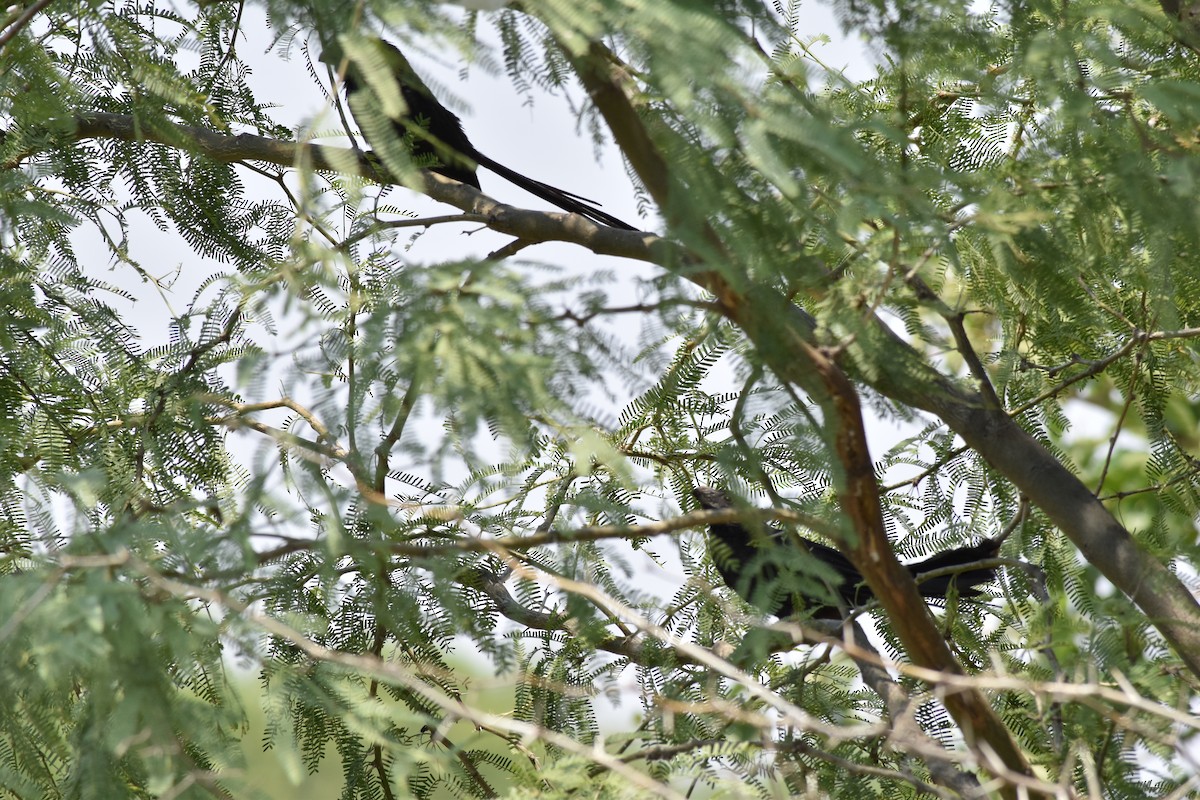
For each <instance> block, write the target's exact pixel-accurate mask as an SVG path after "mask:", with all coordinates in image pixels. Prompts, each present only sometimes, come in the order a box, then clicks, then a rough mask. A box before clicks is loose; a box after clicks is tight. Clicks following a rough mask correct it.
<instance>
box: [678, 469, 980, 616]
mask: <svg viewBox="0 0 1200 800" xmlns="http://www.w3.org/2000/svg"><path fill="white" fill-rule="evenodd" d="M692 494H693V496H694V497H695V498H696V500H697V501H699V503H700V506H701V507H702V508H707V509H717V508H731V507H732V505H733V504H732V503H730V502H729V497H728V496H727V495H726V494H725V493H724V492H722V491H720V490H719V489H713V488H710V487H707V486H699V487H697V488H696V489H694V490H693V491H692ZM763 533H764V535H763V536H762V537H761V538H759V540H757V541H756V539H755V537H754V536H753V535H752V533H751V532H750V531H748V530H747V529H746V528H744V527H743V526H741V525H739V524H737V523H728V524H724V525H710V526H709V528H708V534H709V539H708V541H709V547H710V549H711V554H712V559H713V564H714V565H715V566H716V568H717V571H718V572H720V573H721V578H722V579H723V580H724V581H725V584H726V585H727V586H729V588H731V589H733V590H734V591H735V592H737V593H738V594H739V595H740V596H741V597H742V599H744V600H745V601H746V602H748V603H750V604H751V605H754V606H756V607H757V608H759V609H761V610H763V611H765V612H767V613H768V614H773V615H775V616H777V617H788V616H791V615H792V614H795V613H796V612H797V611H807V612H809V613H810V614H811V616H813V617H814V618H821V619H842V618H843V616H844V615H843V614H842V613H841V611H840V610H839V608H838V605H837V600H836V599H840V601H841V602H842V603H843V604H844V605H845V606H846V608H848V609H849V608H855V607H858V606H863V605H866V604H867V603H868V602H870V601H871V600H872V599H874V597H875V595H874V593H873V592H872V591H871V588H870V587H869V586H867V585H866V583H865V582H864V581H863V576H862V573H860V572H859V571H858V569H857V568H855V566H854V564H852V563H850V560H849V559H848V558H846V557H845V556H843V555H842V554H841V553H839V552H838V551H837V550H834V549H833V548H832V547H826V546H825V545H823V544H820V543H818V542H813V541H810V540H808V539H804V538H802V537H799V536H794V537H793V536H787V535H785V534H784V532H783V531H781V530H779V529H778V528H774V527H771V526H763ZM1000 543H1001V540H999V539H985V540H984V541H983V542H982V543H981V544H978V545H974V546H972V547H958V548H955V549H953V550H946V551H944V552H941V553H938V554H936V555H933V556H930V557H929V558H926V559H924V560H922V561H918V562H916V563H913V564H905V565H904V566H905V567H907V568H908V571H909V572H910V573H912V576H913V578H914V579H916V581H917V588H918V589H919V590H920V592H921V594H922V595H923V596H924V597H929V598H945V597H946V596H947V595H948V594H949V593H950V592H951V587H954V589H956V590H957V593H958V596H959V597H976V596H978V595H980V594H982V592H980V591H979V590H978V589H976V588H975V587H976V586H978V585H979V584H982V583H988V582H989V581H992V580H994V579H995V577H996V570H995V568H993V567H975V568H972V569H964V570H962V571H961V572H958V573H955V574H947V575H940V576H938V577H935V578H930V579H928V580H924V581H923V580H921V576H922V575H925V574H928V573H930V572H933V571H934V570H939V569H948V568H952V567H965V566H966V565H968V564H973V563H975V562H977V561H983V560H985V559H989V558H995V556H996V553H997V552H999V550H1000ZM835 598H836V599H835ZM798 599H799V600H800V601H801V603H802V605H799V607H797V605H798V604H797V602H796V601H797V600H798Z"/></svg>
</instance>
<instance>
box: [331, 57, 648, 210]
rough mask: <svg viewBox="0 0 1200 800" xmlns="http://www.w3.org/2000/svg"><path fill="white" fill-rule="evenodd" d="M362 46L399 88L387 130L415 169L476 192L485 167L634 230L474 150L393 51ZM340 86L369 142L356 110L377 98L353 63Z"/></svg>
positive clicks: (561, 204) (555, 201) (560, 203)
mask: <svg viewBox="0 0 1200 800" xmlns="http://www.w3.org/2000/svg"><path fill="white" fill-rule="evenodd" d="M366 43H367V46H368V48H369V52H370V56H371V60H373V61H376V62H377V63H378V64H382V65H384V66H386V68H387V71H388V72H389V73H390V74H391V75H392V77H393V78H394V79H395V80H396V83H397V85H398V87H399V89H400V96H401V97H402V98H403V99H404V105H405V110H404V112H403V113H401V114H398V115H394V116H393V117H392V119H391V126H392V129H393V132H394V134H395V135H397V136H398V137H399V138H400V139H401V140H402V141H404V142H405V143H406V144H407V146H408V148H409V153H410V155H411V156H412V158H413V161H414V163H416V164H417V165H418V166H423V167H425V168H427V169H429V170H432V171H433V172H437V173H438V174H441V175H445V176H446V177H447V178H453V179H454V180H456V181H458V182H459V183H465V184H467V185H468V186H474V187H475V188H476V189H478V188H480V186H479V178H478V177H477V176H476V174H475V168H476V165H478V166H481V167H486V168H487V169H490V170H491V171H492V172H495V173H496V174H497V175H500V176H501V177H503V178H505V179H506V180H508V181H510V182H512V183H514V184H516V185H517V186H520V187H521V188H522V189H524V190H525V191H527V192H529V193H530V194H532V195H534V196H536V197H540V198H541V199H542V200H545V201H546V202H547V203H551V204H552V205H555V206H557V207H558V208H561V209H562V210H563V211H570V212H572V213H575V214H579V215H580V216H583V217H586V218H588V219H590V220H592V221H593V222H598V223H600V224H601V225H609V226H611V227H614V228H621V229H622V230H629V231H632V230H636V228H634V227H633V226H632V225H629V224H628V223H625V222H622V221H621V220H619V219H617V218H616V217H614V216H612V215H611V214H608V213H606V212H604V211H602V210H600V209H599V208H598V207H597V206H596V204H595V203H594V202H592V201H590V200H588V199H587V198H585V197H580V196H579V195H577V194H574V193H572V192H568V191H566V190H564V189H559V188H557V187H554V186H551V185H549V184H546V183H542V182H541V181H538V180H534V179H533V178H530V177H528V176H526V175H522V174H521V173H519V172H517V171H515V170H512V169H509V168H508V167H506V166H504V165H503V164H500V163H498V162H496V161H493V160H492V159H490V158H488V157H487V156H486V155H484V154H483V153H481V152H479V151H478V150H476V149H475V146H474V145H473V144H471V140H470V139H468V138H467V134H466V133H464V132H463V128H462V121H461V120H460V119H459V118H458V117H457V116H455V115H454V113H453V112H451V111H450V110H449V109H448V108H446V107H445V106H444V105H442V104H441V103H440V102H439V101H438V99H437V98H436V97H434V96H433V92H432V91H430V89H429V87H428V86H427V85H426V84H425V82H424V81H423V80H421V77H420V76H419V75H417V73H416V71H415V70H414V69H413V68H412V65H411V64H409V63H408V59H406V58H405V57H404V54H403V53H401V52H400V50H399V49H397V48H396V47H395V46H394V45H392V44H390V43H388V42H385V41H384V40H382V39H380V38H378V37H369V38H368V39H366ZM322 58H324V59H326V60H327V61H329V62H330V63H333V62H334V61H335V60H338V59H339V58H340V55H339V53H338V49H337V48H336V47H335V46H329V47H327V50H326V53H325V54H324V55H323V56H322ZM345 86H346V95H347V97H348V98H350V101H351V109H354V108H355V107H356V106H357V107H358V108H359V109H360V111H359V113H358V114H357V115H356V117H355V118H356V120H357V121H358V123H359V125H361V126H362V127H363V129H364V132H366V133H365V135H366V136H367V140H368V141H370V140H371V134H370V132H367V131H368V129H369V128H370V127H371V126H370V125H369V120H365V119H363V118H361V111H362V110H363V109H368V108H369V109H375V110H377V109H378V108H379V107H380V103H379V102H378V96H377V95H375V94H374V93H373V92H374V90H373V89H371V88H370V85H369V82H368V81H367V80H366V79H365V78H364V76H363V74H362V73H361V71H360V68H359V65H358V64H356V63H354V62H351V63H349V64H348V65H347V70H346V76H345Z"/></svg>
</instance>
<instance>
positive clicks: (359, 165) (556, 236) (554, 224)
mask: <svg viewBox="0 0 1200 800" xmlns="http://www.w3.org/2000/svg"><path fill="white" fill-rule="evenodd" d="M60 125H65V127H67V128H68V129H69V131H70V134H69V135H70V137H71V138H73V139H75V140H84V139H117V140H120V141H127V142H154V143H157V144H164V145H167V146H169V147H178V148H180V149H181V150H185V151H187V152H192V153H197V154H200V155H203V156H205V157H207V158H211V159H213V160H214V161H220V162H223V163H230V164H232V163H237V162H242V161H257V162H264V163H268V164H275V165H278V166H282V167H300V168H308V169H312V170H316V171H318V172H337V173H341V174H345V175H356V176H358V177H362V178H366V179H368V180H371V181H374V182H376V183H382V184H394V185H408V184H405V182H404V181H401V180H400V179H398V178H396V177H395V176H393V175H391V174H389V173H388V172H387V171H386V170H385V169H383V167H382V165H380V164H379V163H378V161H376V160H375V159H374V158H372V157H371V156H370V154H365V153H362V152H361V151H356V150H353V149H351V148H348V147H331V146H328V145H319V144H306V143H298V142H285V141H280V140H278V139H271V138H268V137H265V136H257V135H255V134H252V133H240V134H224V133H218V132H216V131H212V130H208V129H206V128H200V127H196V126H193V125H181V124H176V123H172V122H165V121H161V120H155V121H153V123H151V122H150V121H147V120H142V119H139V118H137V117H134V116H131V115H128V114H107V113H94V114H85V115H80V116H78V117H76V118H74V119H73V120H67V121H66V122H65V123H60ZM0 136H3V133H0ZM35 154H36V153H35V152H33V151H28V152H25V153H22V154H20V155H19V156H17V157H16V158H14V159H12V160H10V161H8V162H6V163H4V164H2V165H0V169H13V168H15V167H16V166H17V165H18V164H19V163H20V161H22V160H24V159H25V158H29V157H30V156H33V155H35ZM419 175H420V178H421V182H420V184H419V185H412V186H409V188H411V189H414V190H415V191H418V192H421V193H422V194H425V195H427V196H429V197H431V198H433V199H434V200H437V201H438V202H441V203H447V204H449V205H452V206H454V207H456V208H458V209H459V210H461V211H464V212H466V213H468V214H474V215H479V216H481V217H483V218H484V219H485V220H486V221H487V224H488V227H490V228H491V229H492V230H495V231H497V232H499V233H505V234H509V235H511V236H516V237H519V238H521V239H525V240H528V241H530V242H552V241H558V242H569V243H572V244H578V245H581V246H583V247H586V248H588V249H590V250H592V251H594V252H596V253H599V254H601V255H613V256H620V257H624V258H635V259H640V260H651V261H657V260H658V258H657V257H651V249H650V248H651V245H654V244H656V243H657V242H659V241H660V240H659V239H658V237H657V236H654V235H653V234H648V233H642V232H639V231H625V230H620V229H617V228H609V227H607V226H605V225H597V224H596V223H594V222H592V221H590V220H588V219H585V218H583V217H581V216H579V215H578V214H566V213H561V212H542V211H531V210H527V209H520V208H517V207H515V206H509V205H505V204H504V203H499V202H497V201H495V200H493V199H492V198H491V197H488V196H487V195H485V194H483V193H482V192H480V191H478V190H477V189H475V188H473V187H471V186H466V185H464V184H461V183H459V182H458V181H454V180H451V179H449V178H446V177H443V176H441V175H438V174H436V173H433V172H429V171H428V170H420V171H419ZM660 247H661V245H660Z"/></svg>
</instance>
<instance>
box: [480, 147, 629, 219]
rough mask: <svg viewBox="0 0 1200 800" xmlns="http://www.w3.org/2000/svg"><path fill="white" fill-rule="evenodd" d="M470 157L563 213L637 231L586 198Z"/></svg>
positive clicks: (483, 158)
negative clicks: (567, 212)
mask: <svg viewBox="0 0 1200 800" xmlns="http://www.w3.org/2000/svg"><path fill="white" fill-rule="evenodd" d="M471 157H472V158H473V159H474V160H475V161H476V162H477V163H478V164H479V166H481V167H487V168H488V169H490V170H491V171H492V172H494V173H496V174H497V175H499V176H500V177H502V178H504V179H505V180H507V181H509V182H511V183H514V184H516V185H517V186H520V187H521V188H522V189H524V190H525V191H527V192H529V193H530V194H532V195H534V196H535V197H540V198H541V199H542V200H545V201H546V202H547V203H550V204H551V205H555V206H558V207H559V208H561V209H562V210H563V211H569V212H571V213H572V214H579V215H580V216H582V217H587V218H588V219H590V220H592V221H593V222H598V223H600V224H601V225H608V226H610V227H613V228H620V229H621V230H626V231H636V230H637V228H635V227H633V226H632V225H630V224H629V223H627V222H623V221H621V220H619V219H617V218H616V217H614V216H613V215H612V214H608V213H605V212H604V211H601V210H600V209H599V207H598V204H597V203H596V202H595V201H593V200H588V199H587V198H586V197H580V196H579V195H577V194H572V193H571V192H568V191H565V190H563V189H559V188H557V187H554V186H551V185H550V184H548V183H542V182H541V181H537V180H534V179H533V178H530V177H528V176H527V175H522V174H521V173H519V172H516V171H515V170H511V169H509V168H508V167H506V166H504V165H503V164H500V163H498V162H496V161H493V160H492V159H490V158H488V157H487V156H485V155H484V154H483V153H479V152H475V153H471Z"/></svg>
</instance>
